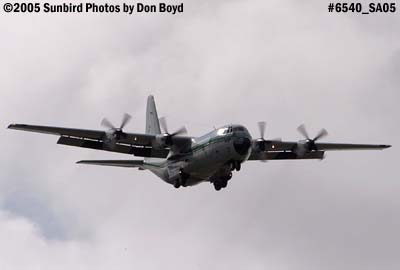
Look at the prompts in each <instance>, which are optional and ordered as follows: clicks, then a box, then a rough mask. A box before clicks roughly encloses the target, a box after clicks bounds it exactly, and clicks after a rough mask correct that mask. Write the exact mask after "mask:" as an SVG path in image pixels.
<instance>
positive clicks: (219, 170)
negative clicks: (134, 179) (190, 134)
mask: <svg viewBox="0 0 400 270" xmlns="http://www.w3.org/2000/svg"><path fill="white" fill-rule="evenodd" d="M250 151H251V136H250V134H249V132H248V131H247V129H246V128H245V127H243V126H241V125H227V126H223V127H221V128H218V129H216V130H213V131H211V132H209V133H207V134H205V135H204V136H201V137H198V138H194V139H192V146H191V149H190V151H189V152H187V153H184V154H179V155H174V154H173V153H171V155H170V156H169V157H168V158H167V159H164V160H149V161H146V163H145V166H146V167H147V168H148V169H149V170H150V171H152V172H153V173H155V174H156V175H157V176H159V177H160V178H161V179H163V180H164V181H165V182H167V183H170V184H174V183H176V181H178V180H179V178H180V177H181V174H182V173H184V174H185V175H187V176H188V178H187V180H186V185H187V186H192V185H196V184H198V183H200V182H204V181H207V182H213V181H215V180H214V178H215V179H217V178H218V177H224V176H227V175H229V174H231V170H232V164H233V162H236V163H238V164H240V163H242V162H244V161H246V160H247V159H248V157H249V155H250Z"/></svg>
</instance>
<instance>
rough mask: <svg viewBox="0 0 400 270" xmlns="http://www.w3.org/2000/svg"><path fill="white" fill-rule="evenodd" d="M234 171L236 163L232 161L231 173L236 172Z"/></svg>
mask: <svg viewBox="0 0 400 270" xmlns="http://www.w3.org/2000/svg"><path fill="white" fill-rule="evenodd" d="M234 170H236V162H235V161H232V163H231V171H234Z"/></svg>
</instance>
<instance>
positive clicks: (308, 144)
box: [297, 124, 328, 154]
mask: <svg viewBox="0 0 400 270" xmlns="http://www.w3.org/2000/svg"><path fill="white" fill-rule="evenodd" d="M297 130H298V131H299V132H300V134H301V135H303V137H304V138H305V139H306V140H305V142H304V145H305V147H304V148H305V149H303V150H301V151H300V152H299V153H300V154H304V152H305V151H304V150H308V151H312V150H318V149H317V147H316V145H315V142H316V141H318V140H319V139H321V138H323V137H326V136H327V135H328V132H327V131H326V129H324V128H323V129H321V130H320V131H319V132H318V133H317V135H316V136H315V137H314V138H313V139H310V136H309V135H308V132H307V130H306V127H305V126H304V124H301V125H300V126H299V127H298V128H297Z"/></svg>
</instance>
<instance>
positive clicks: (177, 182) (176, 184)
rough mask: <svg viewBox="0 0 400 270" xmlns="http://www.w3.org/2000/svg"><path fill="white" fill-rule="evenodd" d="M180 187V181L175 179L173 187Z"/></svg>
mask: <svg viewBox="0 0 400 270" xmlns="http://www.w3.org/2000/svg"><path fill="white" fill-rule="evenodd" d="M180 187H181V183H180V182H179V180H176V181H175V183H174V188H180Z"/></svg>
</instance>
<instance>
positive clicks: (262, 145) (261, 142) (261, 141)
mask: <svg viewBox="0 0 400 270" xmlns="http://www.w3.org/2000/svg"><path fill="white" fill-rule="evenodd" d="M257 124H258V130H259V131H260V138H258V139H257V140H256V147H258V149H259V150H260V151H261V155H262V159H261V161H262V162H266V161H267V160H266V158H267V157H266V155H267V152H265V150H266V149H267V145H268V144H271V148H274V142H276V141H281V140H282V139H281V138H276V139H272V140H266V139H265V138H264V136H265V129H266V126H267V123H266V122H265V121H261V122H258V123H257Z"/></svg>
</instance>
